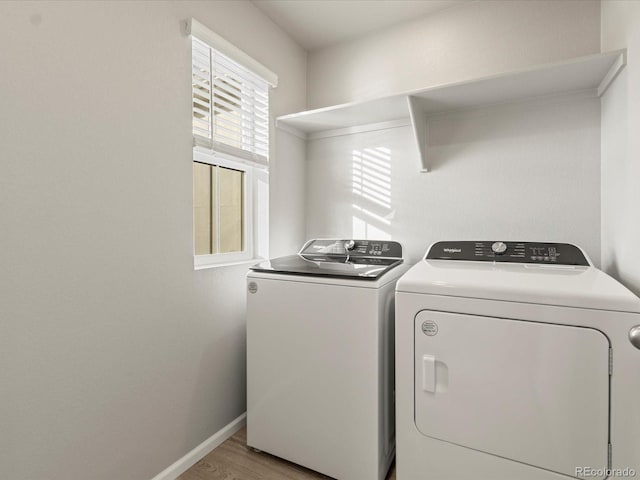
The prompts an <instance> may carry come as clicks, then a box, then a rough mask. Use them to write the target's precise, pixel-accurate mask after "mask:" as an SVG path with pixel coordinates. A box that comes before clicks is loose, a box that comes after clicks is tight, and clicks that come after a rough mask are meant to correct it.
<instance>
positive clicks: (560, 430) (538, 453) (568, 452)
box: [415, 310, 609, 478]
mask: <svg viewBox="0 0 640 480" xmlns="http://www.w3.org/2000/svg"><path fill="white" fill-rule="evenodd" d="M415 423H416V427H417V428H418V430H419V431H420V432H422V433H423V434H424V435H427V436H429V437H433V438H436V439H439V440H443V441H446V442H450V443H454V444H457V445H460V446H463V447H467V448H471V449H474V450H479V451H482V452H486V453H489V454H492V455H497V456H500V457H503V458H506V459H511V460H514V461H517V462H522V463H526V464H528V465H532V466H535V467H539V468H542V469H545V470H551V471H554V472H558V473H562V474H565V475H569V476H571V477H575V476H577V473H579V470H578V471H577V470H576V469H578V468H581V467H583V468H585V467H587V468H594V469H606V468H608V451H609V450H608V449H609V341H608V339H607V337H605V336H604V334H602V333H601V332H600V331H598V330H594V329H591V328H583V327H574V326H564V325H553V324H547V323H538V322H528V321H520V320H509V319H500V318H491V317H480V316H475V315H462V314H454V313H443V312H434V311H428V310H423V311H421V312H419V313H418V315H416V318H415ZM605 476H606V475H605ZM605 476H603V477H600V478H605ZM594 478H598V477H594Z"/></svg>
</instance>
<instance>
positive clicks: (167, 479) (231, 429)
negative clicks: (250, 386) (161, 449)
mask: <svg viewBox="0 0 640 480" xmlns="http://www.w3.org/2000/svg"><path fill="white" fill-rule="evenodd" d="M246 424H247V414H246V413H243V414H242V415H240V416H239V417H238V418H236V419H235V420H233V421H232V422H231V423H229V424H228V425H226V426H224V427H222V428H221V429H220V430H218V431H217V432H216V433H214V434H213V435H211V436H210V437H209V438H207V439H206V440H205V441H204V442H202V443H201V444H200V445H198V446H197V447H196V448H194V449H193V450H191V451H190V452H188V453H187V454H186V455H185V456H184V457H182V458H181V459H179V460H178V461H176V462H175V463H173V464H172V465H170V466H169V467H167V468H165V469H164V470H163V471H162V472H160V473H159V474H158V475H156V476H155V477H153V478H152V479H151V480H176V478H178V477H179V476H180V475H182V474H183V473H184V472H186V471H187V470H189V469H190V468H191V467H192V466H193V465H195V464H196V463H197V462H198V461H199V460H201V459H203V458H204V457H205V456H206V455H207V454H209V452H211V451H212V450H213V449H214V448H216V447H217V446H218V445H220V444H221V443H222V442H224V441H225V440H226V439H228V438H229V437H231V436H233V434H234V433H236V432H237V431H238V430H240V429H241V428H242V427H244V426H245V425H246Z"/></svg>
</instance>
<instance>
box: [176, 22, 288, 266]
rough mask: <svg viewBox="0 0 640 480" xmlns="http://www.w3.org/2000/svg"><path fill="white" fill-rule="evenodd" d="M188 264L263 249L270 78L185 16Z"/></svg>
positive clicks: (247, 255)
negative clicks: (189, 136)
mask: <svg viewBox="0 0 640 480" xmlns="http://www.w3.org/2000/svg"><path fill="white" fill-rule="evenodd" d="M189 26H190V32H191V35H192V101H193V105H192V112H193V115H192V119H193V139H194V152H193V162H194V163H193V185H194V211H193V218H194V255H195V265H196V266H204V265H209V264H218V263H228V262H236V261H241V260H248V259H252V258H256V257H258V256H260V255H266V237H267V232H265V231H264V230H265V228H266V225H267V222H265V219H264V217H265V216H266V215H267V212H268V164H269V163H268V162H269V88H270V86H275V84H276V83H277V77H275V75H274V74H273V73H271V72H270V71H268V70H267V69H266V68H265V67H263V66H262V65H260V64H259V63H257V62H256V61H255V60H253V59H251V58H250V57H248V56H247V55H246V54H244V53H243V52H241V51H240V50H238V49H237V48H235V47H234V46H233V45H231V44H230V43H228V42H227V41H226V40H224V39H222V38H221V37H219V36H217V35H216V34H214V33H213V32H211V31H209V30H207V29H206V28H205V27H203V26H202V25H201V24H199V23H198V22H196V21H195V20H191V22H190V24H189Z"/></svg>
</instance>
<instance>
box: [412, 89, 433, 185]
mask: <svg viewBox="0 0 640 480" xmlns="http://www.w3.org/2000/svg"><path fill="white" fill-rule="evenodd" d="M407 105H408V107H409V116H410V117H411V127H412V128H413V135H414V138H415V140H416V144H417V145H418V153H419V154H420V171H421V172H428V171H429V168H428V164H427V116H426V115H425V113H424V110H423V109H422V107H421V106H420V99H419V98H418V97H414V96H412V95H407Z"/></svg>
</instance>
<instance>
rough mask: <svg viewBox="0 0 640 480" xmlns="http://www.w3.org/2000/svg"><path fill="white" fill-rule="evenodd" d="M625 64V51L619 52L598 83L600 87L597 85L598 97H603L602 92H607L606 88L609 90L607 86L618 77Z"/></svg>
mask: <svg viewBox="0 0 640 480" xmlns="http://www.w3.org/2000/svg"><path fill="white" fill-rule="evenodd" d="M626 64H627V51H626V50H622V51H620V53H619V54H618V57H617V58H616V59H615V61H614V62H613V64H612V65H611V68H609V71H608V72H607V74H606V75H605V76H604V78H603V79H602V81H601V82H600V85H598V97H601V96H602V95H604V92H606V91H607V88H609V85H611V82H613V81H614V80H615V79H616V77H617V76H618V74H619V73H620V71H621V70H622V69H623V68H624V66H625V65H626Z"/></svg>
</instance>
